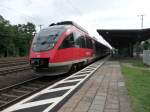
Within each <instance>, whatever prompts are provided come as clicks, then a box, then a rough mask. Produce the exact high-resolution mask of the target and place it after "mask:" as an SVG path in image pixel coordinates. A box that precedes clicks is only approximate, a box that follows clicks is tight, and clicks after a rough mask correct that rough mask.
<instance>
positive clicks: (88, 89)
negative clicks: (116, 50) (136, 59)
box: [58, 61, 132, 112]
mask: <svg viewBox="0 0 150 112" xmlns="http://www.w3.org/2000/svg"><path fill="white" fill-rule="evenodd" d="M58 112H132V109H131V107H130V100H129V98H128V93H127V90H126V87H125V84H124V78H123V75H122V74H121V70H120V64H119V62H117V61H107V62H106V63H105V64H104V65H103V66H102V67H100V68H99V69H98V70H97V71H96V72H95V74H93V76H92V77H91V78H90V79H89V80H88V81H86V82H85V83H84V85H83V86H82V87H81V88H80V89H79V90H78V91H77V92H76V93H75V94H74V95H73V96H72V97H71V98H70V99H69V100H68V101H67V102H66V103H65V104H64V105H63V106H62V107H61V108H60V109H59V110H58Z"/></svg>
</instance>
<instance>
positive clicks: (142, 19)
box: [138, 14, 145, 29]
mask: <svg viewBox="0 0 150 112" xmlns="http://www.w3.org/2000/svg"><path fill="white" fill-rule="evenodd" d="M144 16H145V15H144V14H141V15H138V17H141V29H143V21H144Z"/></svg>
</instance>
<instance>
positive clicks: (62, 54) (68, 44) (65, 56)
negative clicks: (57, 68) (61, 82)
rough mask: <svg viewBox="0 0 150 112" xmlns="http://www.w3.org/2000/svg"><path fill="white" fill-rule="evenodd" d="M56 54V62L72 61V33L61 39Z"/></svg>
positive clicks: (73, 47)
mask: <svg viewBox="0 0 150 112" xmlns="http://www.w3.org/2000/svg"><path fill="white" fill-rule="evenodd" d="M56 55H57V56H56V57H57V61H58V62H67V61H73V60H74V59H75V56H74V55H75V43H74V37H73V33H71V34H69V35H68V36H67V37H66V38H65V39H64V40H63V42H62V44H61V45H60V47H59V49H58V51H57V54H56Z"/></svg>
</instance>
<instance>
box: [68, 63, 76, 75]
mask: <svg viewBox="0 0 150 112" xmlns="http://www.w3.org/2000/svg"><path fill="white" fill-rule="evenodd" d="M76 71H77V65H76V64H74V65H72V67H71V69H70V70H69V73H75V72H76Z"/></svg>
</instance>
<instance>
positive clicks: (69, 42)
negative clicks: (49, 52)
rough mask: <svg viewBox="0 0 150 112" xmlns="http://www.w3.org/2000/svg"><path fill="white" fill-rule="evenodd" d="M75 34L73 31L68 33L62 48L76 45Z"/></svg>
mask: <svg viewBox="0 0 150 112" xmlns="http://www.w3.org/2000/svg"><path fill="white" fill-rule="evenodd" d="M74 44H75V43H74V36H73V33H71V34H70V35H68V36H67V37H66V38H65V39H64V41H63V42H62V44H61V46H60V49H64V48H70V47H74V46H75V45H74Z"/></svg>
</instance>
